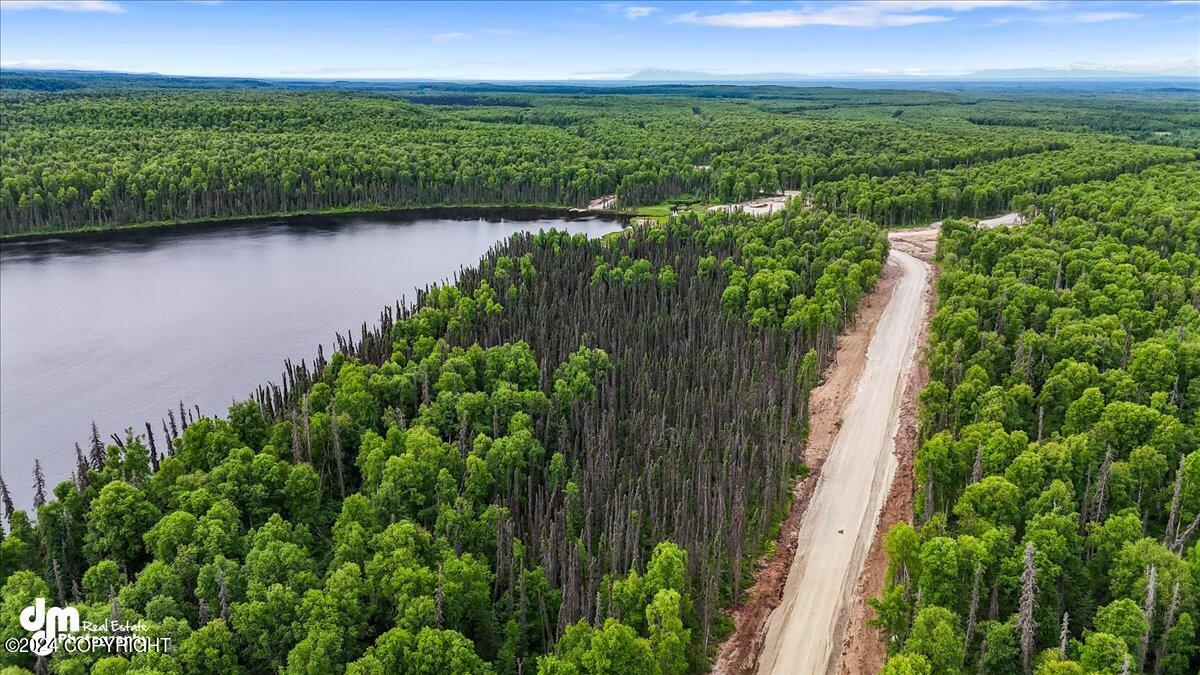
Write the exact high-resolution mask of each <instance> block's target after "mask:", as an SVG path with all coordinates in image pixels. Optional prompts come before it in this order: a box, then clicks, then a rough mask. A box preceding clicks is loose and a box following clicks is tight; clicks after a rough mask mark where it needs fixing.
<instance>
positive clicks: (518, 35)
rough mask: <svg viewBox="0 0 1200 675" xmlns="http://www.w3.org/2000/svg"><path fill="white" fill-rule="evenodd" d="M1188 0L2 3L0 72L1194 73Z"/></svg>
mask: <svg viewBox="0 0 1200 675" xmlns="http://www.w3.org/2000/svg"><path fill="white" fill-rule="evenodd" d="M1198 61H1200V2H1196V1H1191V2H1131V1H1126V2H1102V1H1090V2H1066V1H1057V0H1040V1H1039V0H1034V1H1025V0H948V1H944V2H936V1H927V0H888V1H885V2H858V1H830V2H651V1H650V0H636V1H635V2H504V3H501V2H431V3H422V2H411V3H385V2H238V1H235V0H226V1H216V0H202V1H194V2H148V1H139V0H83V1H80V2H71V1H68V0H2V1H0V67H3V68H22V67H24V68H75V69H89V70H117V71H126V72H156V73H163V74H172V75H229V76H256V77H286V78H422V79H467V80H481V79H484V80H571V79H620V78H623V77H626V76H628V75H629V74H631V73H634V72H637V71H640V70H643V69H650V68H653V69H669V70H689V71H706V72H710V73H713V74H740V73H797V74H802V75H812V76H854V75H862V76H888V75H896V76H913V77H934V76H938V75H958V74H965V73H970V72H974V71H979V70H987V69H1013V68H1064V67H1072V66H1075V67H1082V68H1096V67H1098V66H1104V67H1110V68H1117V69H1122V70H1128V69H1137V70H1144V71H1161V70H1163V69H1170V68H1174V69H1178V68H1180V67H1184V68H1190V69H1191V70H1192V71H1197V70H1200V65H1198Z"/></svg>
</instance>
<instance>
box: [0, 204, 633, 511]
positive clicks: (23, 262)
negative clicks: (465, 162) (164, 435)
mask: <svg viewBox="0 0 1200 675" xmlns="http://www.w3.org/2000/svg"><path fill="white" fill-rule="evenodd" d="M513 218H516V219H513ZM620 227H621V223H620V222H617V221H615V220H607V219H600V218H591V217H588V218H572V219H566V218H563V217H561V216H548V215H546V214H538V213H523V212H521V213H518V212H511V213H508V214H507V218H502V217H500V216H499V215H498V214H494V213H493V214H488V215H485V216H481V215H479V214H477V213H471V214H470V215H467V212H458V213H454V214H451V215H448V214H446V213H445V212H443V213H439V214H428V213H427V214H406V215H399V216H397V215H394V214H389V215H387V216H354V217H351V216H347V217H333V218H330V217H321V218H316V217H308V218H295V219H286V220H270V221H258V222H250V223H241V224H236V225H224V226H204V227H199V226H198V227H180V228H159V229H147V230H140V231H128V232H121V233H110V234H104V235H95V236H86V237H72V238H66V239H43V240H37V241H28V242H12V243H3V244H0V475H3V476H4V479H5V481H6V482H7V484H8V487H9V490H10V491H11V492H12V495H13V499H14V501H16V502H17V504H18V507H19V508H28V507H29V504H30V502H31V500H32V494H33V488H32V484H33V473H32V472H33V461H34V459H35V458H38V459H40V460H41V462H42V466H43V468H44V470H45V473H46V479H47V482H48V483H49V485H50V486H53V485H55V484H57V483H58V481H60V480H63V479H66V478H68V477H69V476H70V474H71V471H72V469H73V468H74V464H75V459H74V450H73V447H74V444H75V442H76V441H78V442H79V443H80V445H82V446H83V447H84V450H85V451H86V449H87V447H88V444H87V441H88V439H89V437H90V433H91V420H92V419H95V420H96V423H97V424H98V425H99V427H100V432H101V436H102V438H105V439H107V438H108V435H109V434H110V433H113V432H118V431H120V430H123V429H124V428H125V427H129V426H132V427H134V429H135V430H140V431H141V432H142V433H144V432H145V429H144V424H145V422H147V421H150V422H151V423H152V424H153V425H154V427H155V431H156V434H157V435H158V436H159V443H160V444H161V443H162V440H161V431H160V428H159V427H160V425H159V419H160V417H162V416H163V415H165V414H166V410H167V409H168V408H169V407H175V408H178V402H179V401H180V400H181V399H182V400H183V402H184V403H185V404H186V405H188V406H189V407H190V406H191V405H194V404H198V405H199V406H200V409H201V411H202V412H203V413H204V414H206V415H211V414H214V413H219V414H221V415H224V413H225V411H226V409H227V408H228V407H229V404H230V403H231V402H232V401H233V400H234V398H235V397H236V398H237V399H243V398H245V397H246V396H247V395H248V394H249V393H250V391H251V390H252V389H253V388H254V387H256V386H257V385H258V384H261V383H263V382H265V381H267V380H275V381H279V375H280V373H281V372H282V370H283V360H284V358H289V357H290V358H291V359H292V360H294V361H299V360H300V359H301V358H304V359H308V360H310V361H311V358H312V356H313V355H315V354H316V349H317V344H318V343H323V344H324V345H325V347H326V353H329V352H330V349H329V347H330V346H331V343H332V342H333V335H334V333H335V332H341V333H345V332H346V331H347V330H353V331H354V333H355V335H357V334H358V328H359V327H360V326H361V324H362V322H363V321H368V322H374V321H375V320H377V317H378V316H379V311H380V309H381V308H382V307H383V306H384V305H388V304H392V303H394V302H395V301H396V300H398V299H400V298H401V297H402V296H406V297H407V298H409V299H410V300H411V299H412V298H413V297H414V295H415V294H414V290H415V289H416V288H417V287H423V286H425V285H426V284H429V283H432V282H436V281H440V280H443V279H446V278H447V277H449V276H450V275H452V274H453V273H454V272H456V271H457V270H458V269H459V268H460V267H463V266H471V265H474V264H475V263H476V262H478V260H479V258H480V256H482V255H483V254H484V253H485V252H486V251H487V250H488V249H489V248H490V247H491V246H492V245H493V244H494V243H496V242H497V241H499V240H502V239H505V238H507V237H508V236H510V235H512V234H513V233H516V232H520V231H525V230H528V231H537V230H539V229H560V230H567V231H569V232H582V233H584V234H587V235H588V236H593V237H595V236H600V235H602V234H605V233H608V232H612V231H614V230H617V229H620Z"/></svg>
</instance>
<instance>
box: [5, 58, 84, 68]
mask: <svg viewBox="0 0 1200 675" xmlns="http://www.w3.org/2000/svg"><path fill="white" fill-rule="evenodd" d="M0 68H27V69H30V70H100V69H101V68H100V64H98V63H96V62H95V61H60V60H58V59H18V60H16V61H0Z"/></svg>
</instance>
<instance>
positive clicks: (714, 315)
mask: <svg viewBox="0 0 1200 675" xmlns="http://www.w3.org/2000/svg"><path fill="white" fill-rule="evenodd" d="M151 80H153V78H151ZM189 82H190V84H188V85H187V86H182V85H179V84H178V82H176V81H175V80H172V79H170V78H167V79H166V81H164V82H156V81H155V82H150V83H148V82H147V80H146V78H136V77H131V78H122V77H120V76H112V77H111V78H108V77H96V78H89V77H86V76H76V75H69V74H65V75H53V76H46V75H35V76H25V75H22V74H20V73H17V74H14V73H12V72H6V73H4V74H3V76H2V77H0V85H2V88H3V92H0V105H2V106H3V108H2V114H0V160H2V161H0V180H2V187H0V232H2V233H3V234H21V233H30V232H48V231H55V230H71V229H81V228H106V227H116V226H121V225H133V224H142V223H151V222H167V221H182V220H195V219H208V218H227V217H249V216H254V215H263V214H272V213H281V212H300V211H318V210H327V209H374V208H397V207H405V206H418V205H439V204H541V205H559V206H582V205H584V204H586V203H587V202H588V201H589V200H591V199H593V198H595V197H598V196H601V195H605V194H616V195H617V196H618V200H619V204H620V206H621V207H622V208H631V207H635V206H638V205H651V204H659V203H661V202H663V201H664V200H679V199H691V200H696V201H700V202H709V203H711V202H724V201H730V200H740V199H746V198H751V197H755V196H758V195H760V194H763V193H772V192H777V191H780V190H783V189H797V190H800V191H801V193H802V198H801V199H796V200H793V201H792V202H791V203H790V204H789V205H788V207H787V208H786V209H785V210H784V211H782V212H778V213H775V214H773V215H772V216H770V217H768V218H763V219H755V218H751V217H749V216H747V215H745V214H742V213H733V214H727V213H722V212H712V213H705V214H703V215H697V214H696V213H693V212H690V211H684V212H683V213H681V214H679V215H677V216H671V217H669V218H667V219H666V221H665V223H663V224H660V225H656V226H638V227H635V228H632V229H630V230H627V231H625V232H624V233H623V234H621V235H619V236H617V237H613V238H611V239H606V240H603V241H596V240H586V239H584V238H582V237H575V236H569V235H565V234H561V233H540V234H536V235H534V234H528V235H518V236H516V237H514V238H512V239H510V240H508V241H506V242H503V243H501V244H499V245H498V246H497V247H496V248H495V249H493V250H492V251H491V252H490V253H489V254H488V255H487V256H485V257H484V258H483V259H482V260H481V261H480V263H479V265H478V266H477V267H475V268H471V269H467V270H463V271H462V272H461V273H460V274H459V275H458V276H457V277H456V278H455V280H454V281H453V283H449V284H445V285H438V286H432V287H429V288H427V289H425V290H424V291H423V292H422V293H420V294H419V297H418V299H417V301H416V302H415V303H414V304H413V305H411V306H406V305H397V306H395V307H392V308H388V309H386V310H384V311H383V312H382V313H381V315H380V317H379V320H378V322H377V323H375V324H373V325H367V324H364V325H363V327H362V330H361V331H360V332H359V334H357V335H354V336H350V335H346V336H339V339H338V349H337V350H336V351H335V352H334V353H333V354H331V355H328V356H327V355H326V354H324V353H323V352H322V353H318V355H317V356H316V358H315V359H313V360H312V361H310V362H300V363H297V364H293V363H290V362H289V363H288V364H287V366H286V372H285V374H284V377H283V378H282V379H281V381H280V382H279V383H278V384H265V385H263V386H262V387H260V388H258V389H257V390H256V391H255V392H254V393H253V395H252V396H251V397H250V398H249V399H248V400H245V401H243V402H241V403H238V404H236V405H234V406H233V407H231V408H230V410H229V413H228V415H227V416H226V417H224V418H216V417H202V416H200V415H199V411H198V410H196V411H192V410H188V409H186V408H185V407H184V406H182V404H181V405H180V408H179V410H178V411H177V412H175V411H173V412H172V413H171V414H170V415H169V416H168V417H166V418H165V419H163V420H162V421H161V422H156V423H154V424H147V425H146V427H145V429H141V428H139V429H128V430H126V431H125V432H124V433H121V434H117V435H114V436H112V437H111V438H110V440H111V442H108V441H105V440H102V434H101V432H100V430H98V429H95V430H94V433H93V437H92V439H91V442H90V444H85V447H79V446H77V447H76V448H75V451H74V452H75V466H76V467H77V468H76V471H75V472H74V476H73V477H72V479H71V480H68V481H64V482H62V483H60V484H59V485H57V486H54V487H50V486H47V485H46V484H45V480H44V478H43V477H42V475H41V473H40V471H38V472H36V473H35V476H34V478H33V480H34V486H35V490H36V499H35V503H34V504H33V508H32V509H31V510H26V509H23V508H19V506H23V505H17V504H14V503H13V502H12V500H11V499H10V498H9V496H8V491H7V489H6V488H5V485H4V482H3V481H2V480H0V508H2V511H3V512H2V515H3V517H4V522H5V524H6V526H7V527H6V528H3V529H0V640H2V639H6V638H10V637H25V636H27V635H28V631H25V630H24V629H23V628H22V627H21V626H20V625H19V623H18V621H17V617H18V615H19V612H20V610H21V609H22V608H24V607H26V606H28V605H30V604H31V602H32V599H33V598H35V597H39V596H40V597H46V598H52V599H54V602H56V603H57V604H59V605H72V606H76V607H78V608H80V611H81V613H82V614H83V616H84V618H85V620H89V621H92V622H96V623H100V622H103V621H107V620H110V619H112V620H119V621H121V622H141V623H142V624H143V625H144V627H145V632H144V634H145V635H148V636H162V637H169V638H170V639H171V640H172V641H173V645H174V649H173V650H172V651H171V652H169V653H148V654H138V655H107V654H78V653H65V652H58V653H56V654H54V655H53V656H51V657H49V658H48V659H47V658H35V657H34V656H32V655H30V654H11V653H9V652H0V668H2V667H4V666H12V667H13V670H11V671H6V672H5V675H8V673H9V672H14V673H20V672H24V671H25V670H30V671H38V670H43V672H44V671H49V672H54V673H86V672H97V673H122V674H123V673H155V672H184V673H230V672H235V673H236V672H254V673H258V672H288V673H322V674H323V673H338V672H349V673H355V674H371V675H375V674H383V673H431V674H432V673H445V672H455V673H460V672H461V673H489V672H496V673H524V672H542V673H555V674H566V673H651V674H654V673H660V674H662V675H666V674H668V673H685V672H700V671H703V670H705V669H706V668H707V666H708V663H709V659H710V658H711V656H712V654H713V650H714V649H715V647H716V645H717V644H718V643H719V641H720V640H721V639H722V638H723V637H724V636H725V635H727V634H728V632H729V630H730V619H729V617H728V614H727V610H728V609H729V608H730V607H732V606H733V605H735V604H736V603H737V602H738V601H739V599H741V597H742V595H743V591H744V590H745V589H746V587H747V586H748V585H749V583H750V581H751V576H752V574H753V571H754V563H755V561H756V559H757V558H758V557H759V555H760V554H761V553H763V552H764V551H769V550H771V547H772V546H773V544H774V538H775V536H776V535H777V534H778V524H779V521H780V519H781V517H782V515H783V513H784V512H785V510H786V508H787V507H788V505H789V503H790V500H791V497H792V492H791V490H792V486H793V483H794V480H795V478H796V477H797V476H799V475H802V474H803V473H804V472H805V471H806V470H807V469H806V467H804V466H803V465H802V464H801V462H800V454H799V452H800V448H801V446H802V442H803V440H804V437H805V434H806V423H807V416H808V410H807V401H808V393H809V391H810V389H811V388H812V387H813V386H814V385H815V384H816V383H817V381H818V380H819V378H820V374H821V372H822V371H823V369H824V367H825V366H826V365H827V364H828V363H829V361H830V359H831V358H832V356H833V350H834V346H835V338H836V336H837V334H838V333H839V331H840V330H841V329H842V328H844V327H845V326H846V324H847V323H848V322H850V321H852V320H853V317H854V315H855V311H856V308H857V304H858V302H859V300H860V299H861V297H862V296H863V295H864V294H865V293H866V292H868V291H869V290H870V289H871V288H872V287H873V286H874V285H875V282H876V279H877V277H878V276H879V274H880V272H881V268H882V264H883V261H884V259H885V257H886V255H887V240H886V237H885V236H884V228H886V227H888V226H893V225H899V224H907V223H920V222H927V221H930V220H936V219H946V222H945V225H944V226H943V234H942V240H941V243H940V244H939V249H938V255H937V262H938V264H939V265H940V267H941V276H940V279H939V281H938V286H937V295H938V310H937V314H936V316H935V318H934V320H933V323H932V326H931V344H930V348H929V353H928V363H929V368H930V373H931V382H930V384H929V385H928V387H927V388H926V389H925V390H924V392H923V393H922V394H921V397H920V435H921V439H920V440H921V446H920V450H919V452H918V454H917V457H916V478H917V483H918V491H917V494H916V501H915V504H914V513H915V516H916V517H915V525H912V526H910V525H900V526H897V527H896V528H895V529H894V530H892V531H891V532H890V533H889V534H888V536H887V540H886V544H887V545H886V548H887V553H888V555H889V559H890V567H889V570H888V583H887V586H886V589H885V592H884V593H883V595H882V597H881V598H878V599H877V600H875V602H874V604H875V607H876V609H877V611H878V615H879V616H878V623H879V625H880V626H881V627H882V629H883V630H884V631H885V632H886V634H887V635H888V637H889V638H890V640H889V644H890V646H891V652H892V653H891V656H890V659H889V661H888V664H887V666H886V672H889V673H895V674H900V673H930V674H932V673H957V672H964V671H966V672H981V673H1019V672H1035V671H1036V672H1039V673H1047V674H1051V673H1076V672H1079V673H1082V672H1097V673H1112V674H1113V675H1115V674H1116V673H1120V672H1134V671H1140V672H1155V673H1171V674H1173V673H1194V672H1196V670H1197V666H1200V651H1198V650H1197V649H1196V648H1195V647H1196V644H1197V628H1196V625H1195V624H1196V621H1197V618H1198V612H1200V544H1198V543H1197V541H1198V540H1200V525H1198V524H1197V523H1198V521H1197V519H1198V518H1200V337H1198V335H1200V332H1198V331H1200V316H1198V313H1200V163H1198V162H1197V161H1196V160H1197V149H1198V148H1200V136H1197V132H1196V129H1197V128H1200V124H1198V120H1197V112H1196V110H1195V105H1194V102H1195V99H1194V95H1193V94H1194V92H1193V93H1192V94H1189V93H1186V92H1185V93H1182V94H1180V93H1177V92H1140V93H1121V94H1115V93H1111V94H1104V95H1099V94H1097V95H1089V96H1083V95H1078V94H1076V95H1072V96H1067V95H1066V94H1061V95H1051V94H1040V95H1037V96H1033V95H1017V94H1007V93H1004V92H996V91H975V92H947V91H942V92H919V91H889V90H833V89H821V88H808V89H802V88H791V87H716V86H713V87H667V86H652V87H631V88H627V89H623V90H620V91H615V90H613V89H605V88H578V87H576V88H572V87H565V86H550V85H545V86H518V85H479V86H474V87H472V86H466V85H428V86H424V85H422V86H417V85H405V86H400V85H395V86H392V87H389V86H384V85H380V86H379V87H378V88H372V87H366V88H363V89H359V90H353V91H348V90H347V91H344V90H341V89H340V88H339V87H338V86H336V85H331V86H329V87H313V88H307V87H303V86H299V85H297V86H283V85H279V84H278V83H271V82H256V81H232V82H231V81H224V80H221V81H212V82H207V81H205V82H197V81H189ZM1006 209H1016V210H1020V211H1021V212H1023V213H1024V214H1025V215H1026V216H1027V217H1028V218H1029V219H1030V221H1029V223H1028V224H1026V225H1024V226H1022V227H1019V228H1013V229H1007V228H1000V229H994V230H979V229H975V228H974V227H972V226H971V224H970V223H971V221H968V220H963V219H958V217H961V216H981V215H992V214H994V213H996V212H999V211H1002V210H1006ZM7 478H8V479H10V480H16V478H14V477H7ZM22 480H28V478H22Z"/></svg>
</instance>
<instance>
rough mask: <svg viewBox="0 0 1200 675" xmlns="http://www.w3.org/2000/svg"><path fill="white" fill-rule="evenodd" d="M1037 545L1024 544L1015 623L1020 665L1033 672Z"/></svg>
mask: <svg viewBox="0 0 1200 675" xmlns="http://www.w3.org/2000/svg"><path fill="white" fill-rule="evenodd" d="M1036 554H1037V547H1035V546H1034V545H1033V542H1032V541H1031V542H1029V543H1027V544H1026V545H1025V567H1024V570H1023V571H1022V572H1021V604H1020V609H1019V612H1018V620H1017V625H1018V627H1019V628H1020V631H1021V667H1022V668H1023V669H1024V671H1025V672H1026V673H1030V672H1033V650H1034V647H1035V646H1036V645H1035V642H1034V631H1035V630H1037V619H1036V618H1035V617H1034V611H1035V610H1036V609H1037V565H1036V563H1035V561H1034V557H1035V555H1036Z"/></svg>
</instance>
